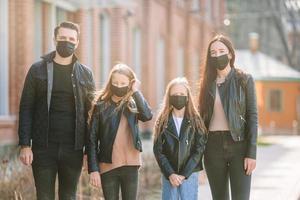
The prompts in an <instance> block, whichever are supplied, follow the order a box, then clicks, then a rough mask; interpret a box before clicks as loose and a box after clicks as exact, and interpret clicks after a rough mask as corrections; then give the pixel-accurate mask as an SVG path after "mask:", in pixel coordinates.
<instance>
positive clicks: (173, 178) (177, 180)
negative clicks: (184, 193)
mask: <svg viewBox="0 0 300 200" xmlns="http://www.w3.org/2000/svg"><path fill="white" fill-rule="evenodd" d="M169 180H170V183H171V185H172V186H173V187H178V186H179V185H181V184H182V181H183V180H182V178H181V177H180V176H179V175H177V174H171V175H170V176H169Z"/></svg>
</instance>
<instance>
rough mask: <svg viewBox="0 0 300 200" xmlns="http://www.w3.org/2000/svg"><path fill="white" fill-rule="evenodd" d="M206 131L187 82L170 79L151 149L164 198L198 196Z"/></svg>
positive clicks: (194, 198)
mask: <svg viewBox="0 0 300 200" xmlns="http://www.w3.org/2000/svg"><path fill="white" fill-rule="evenodd" d="M205 130H206V129H205V126H204V123H203V120H202V118H201V117H200V115H199V112H198V110H197V109H196V107H195V105H194V101H193V97H192V95H191V90H190V86H189V84H188V81H187V80H186V79H185V78H176V79H173V80H172V81H171V82H170V83H169V84H168V86H167V90H166V94H165V97H164V103H163V107H162V109H161V111H160V113H159V115H158V117H157V120H156V126H155V129H154V136H155V138H154V146H153V151H154V154H155V158H156V160H157V162H158V165H159V167H160V169H161V172H162V174H163V176H162V199H163V200H178V199H181V200H197V199H198V171H200V170H202V169H203V168H202V163H201V160H202V156H203V152H204V148H205V143H206V132H205Z"/></svg>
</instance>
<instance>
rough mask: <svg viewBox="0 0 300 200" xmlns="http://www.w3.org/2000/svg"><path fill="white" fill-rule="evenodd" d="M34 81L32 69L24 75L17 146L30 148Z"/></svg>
mask: <svg viewBox="0 0 300 200" xmlns="http://www.w3.org/2000/svg"><path fill="white" fill-rule="evenodd" d="M35 93H36V92H35V81H34V78H33V68H32V67H31V68H30V69H29V71H28V73H27V75H26V79H25V83H24V87H23V91H22V96H21V100H20V107H19V128H18V134H19V145H21V146H31V134H32V133H31V131H32V123H33V114H34V104H35Z"/></svg>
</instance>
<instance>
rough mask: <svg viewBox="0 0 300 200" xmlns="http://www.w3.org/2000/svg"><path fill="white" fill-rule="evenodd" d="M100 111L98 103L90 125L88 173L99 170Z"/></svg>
mask: <svg viewBox="0 0 300 200" xmlns="http://www.w3.org/2000/svg"><path fill="white" fill-rule="evenodd" d="M99 123H100V113H99V108H98V105H96V107H95V111H94V112H93V114H92V118H91V122H90V126H89V131H88V132H89V134H88V136H89V138H88V144H87V157H88V173H91V172H95V171H99V162H98V156H97V153H98V149H99V145H98V144H99V138H98V135H99V131H100V129H99V128H100V126H99Z"/></svg>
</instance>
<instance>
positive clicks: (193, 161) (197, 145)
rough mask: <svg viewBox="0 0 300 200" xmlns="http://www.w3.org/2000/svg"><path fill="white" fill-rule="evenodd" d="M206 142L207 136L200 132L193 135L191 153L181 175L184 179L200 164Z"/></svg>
mask: <svg viewBox="0 0 300 200" xmlns="http://www.w3.org/2000/svg"><path fill="white" fill-rule="evenodd" d="M206 142H207V134H206V133H202V132H198V131H197V132H196V133H195V142H194V147H193V152H192V154H191V156H190V157H189V159H188V161H187V163H186V165H185V167H184V169H183V171H182V173H181V175H182V176H184V177H185V178H186V179H187V178H188V177H189V176H190V175H191V174H192V173H193V170H194V169H195V167H196V166H197V165H198V164H199V163H200V162H202V157H203V153H204V149H205V145H206Z"/></svg>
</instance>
